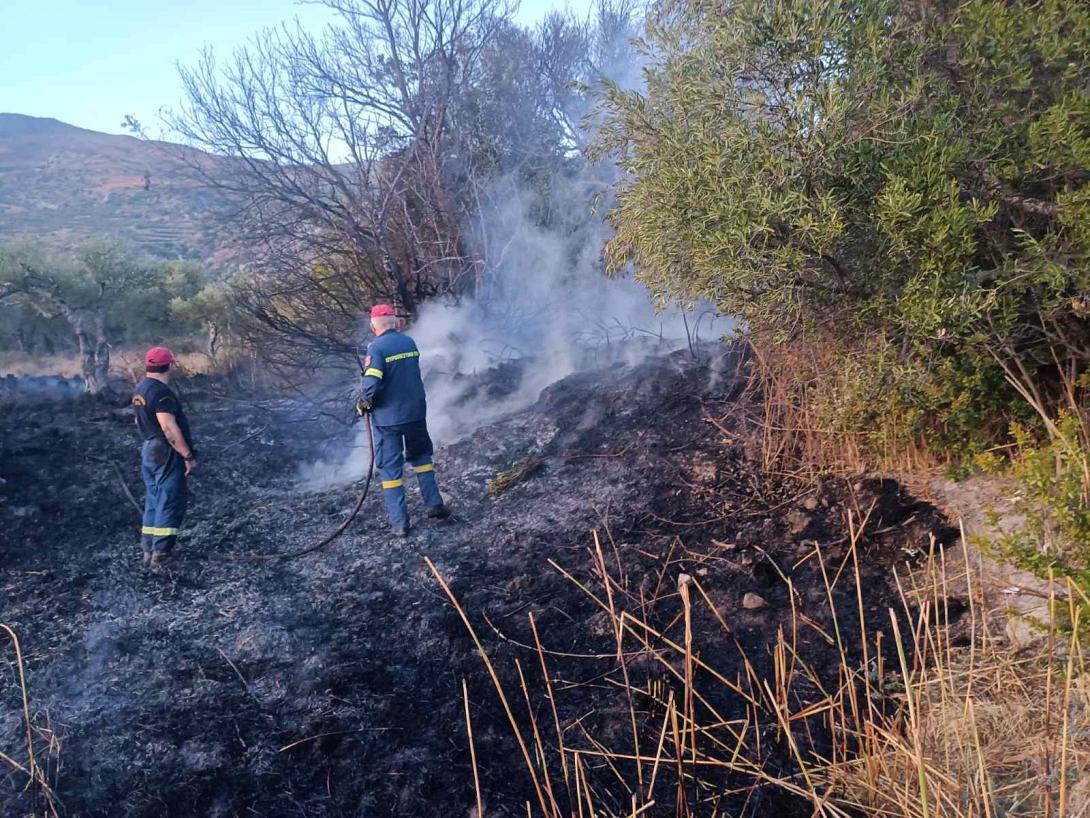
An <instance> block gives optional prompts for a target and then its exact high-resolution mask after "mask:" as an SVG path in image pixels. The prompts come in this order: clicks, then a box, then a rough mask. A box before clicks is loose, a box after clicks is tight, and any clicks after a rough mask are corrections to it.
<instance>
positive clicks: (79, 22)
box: [0, 0, 589, 133]
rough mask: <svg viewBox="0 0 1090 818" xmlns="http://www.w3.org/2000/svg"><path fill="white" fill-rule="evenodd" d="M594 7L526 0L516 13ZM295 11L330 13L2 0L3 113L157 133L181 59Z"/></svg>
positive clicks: (192, 0) (527, 19)
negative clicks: (134, 122) (133, 126)
mask: <svg viewBox="0 0 1090 818" xmlns="http://www.w3.org/2000/svg"><path fill="white" fill-rule="evenodd" d="M588 5H589V0H570V2H565V0H523V2H522V6H521V8H520V10H519V14H518V19H519V21H520V22H523V23H527V24H529V23H533V22H536V21H537V20H539V19H541V17H542V16H544V15H545V14H546V13H547V12H548V11H549V10H550V9H553V8H564V7H570V8H573V9H575V10H577V11H578V12H579V13H581V14H583V13H586V8H587V6H588ZM295 17H298V18H299V19H300V21H301V22H302V23H303V24H304V25H305V26H307V27H314V28H319V27H321V25H322V24H323V23H324V22H325V21H327V20H329V19H330V13H329V12H328V11H327V10H326V9H324V8H321V7H318V6H314V5H309V4H299V3H296V2H294V0H0V112H5V113H17V114H30V115H32V116H48V117H54V118H56V119H60V120H62V121H64V122H69V123H71V124H73V125H79V126H80V127H82V128H90V129H92V130H96V131H105V132H107V133H120V132H121V131H122V129H121V128H120V123H121V120H122V117H123V116H124V115H125V114H127V113H131V114H135V115H136V117H137V119H139V120H140V121H141V122H143V123H144V124H145V125H146V126H148V127H149V130H151V131H152V132H153V133H154V132H155V131H157V130H158V128H157V127H155V125H156V120H157V115H158V111H159V109H160V107H162V106H171V105H174V104H176V103H177V101H178V99H179V97H180V95H181V84H180V83H179V81H178V71H177V68H176V63H178V62H181V63H183V64H187V63H192V62H194V61H195V60H196V58H197V56H198V54H199V52H200V49H201V48H202V47H203V46H204V45H210V46H212V48H213V49H215V50H216V51H218V52H223V53H226V52H228V51H230V50H231V49H232V48H234V47H235V46H238V45H241V44H243V43H244V42H245V41H246V39H247V38H248V37H249V36H250V35H252V34H253V33H254V32H256V31H259V30H260V29H262V28H266V27H268V26H275V25H278V24H279V23H281V22H283V21H288V20H291V19H293V18H295Z"/></svg>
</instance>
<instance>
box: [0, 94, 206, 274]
mask: <svg viewBox="0 0 1090 818" xmlns="http://www.w3.org/2000/svg"><path fill="white" fill-rule="evenodd" d="M221 208H222V204H221V203H220V202H219V201H218V200H217V199H216V196H215V194H213V193H212V192H211V191H208V190H206V189H204V188H202V187H201V185H200V184H199V183H198V181H197V180H196V179H194V178H193V176H192V174H191V173H190V172H189V171H188V170H187V168H186V167H185V166H184V164H183V163H182V162H180V161H179V159H178V147H177V146H173V145H169V144H167V143H162V142H151V141H147V140H141V139H137V138H134V137H131V136H117V135H110V134H104V133H98V132H96V131H88V130H84V129H83V128H77V127H74V126H72V125H67V124H65V123H63V122H59V121H57V120H55V119H42V118H38V117H30V116H23V115H21V114H5V113H0V241H2V240H6V239H11V238H14V237H17V236H21V235H29V236H34V237H37V238H41V239H44V240H45V241H48V242H49V243H51V244H55V245H57V246H58V247H62V248H64V247H73V246H78V245H79V244H80V243H81V242H82V241H84V240H86V239H87V238H89V237H91V236H103V235H107V236H116V237H118V238H121V239H123V240H125V241H126V242H128V243H129V244H130V245H131V246H132V248H133V249H134V250H135V251H136V252H140V253H146V254H148V255H152V256H157V257H161V258H176V257H184V258H203V257H207V256H209V255H211V254H212V253H213V252H214V251H215V250H216V248H217V247H218V245H219V241H218V240H217V236H216V232H215V225H216V214H217V213H218V212H219V211H220V210H221Z"/></svg>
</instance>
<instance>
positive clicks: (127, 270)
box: [0, 240, 229, 394]
mask: <svg viewBox="0 0 1090 818" xmlns="http://www.w3.org/2000/svg"><path fill="white" fill-rule="evenodd" d="M224 292H225V285H222V284H218V283H216V282H214V281H212V280H211V279H210V278H209V276H208V273H207V271H206V270H205V268H203V267H202V266H201V265H200V264H198V263H195V262H156V261H147V260H142V259H138V258H136V257H134V256H132V255H130V254H129V253H128V252H127V251H126V250H125V248H124V247H123V246H122V245H121V244H119V243H118V242H116V241H109V240H99V241H94V242H90V243H88V244H85V245H84V246H83V247H82V248H81V249H80V250H78V251H77V252H74V253H71V254H67V253H61V252H58V251H55V250H51V249H49V248H47V247H45V246H43V245H42V244H36V243H32V242H20V243H12V244H10V245H7V246H0V352H3V351H5V350H8V351H18V352H20V353H24V354H29V355H35V354H37V355H55V354H58V353H70V354H74V355H77V356H78V358H79V361H80V370H81V374H82V376H83V379H84V382H85V383H86V386H87V391H89V392H91V393H93V394H99V393H104V392H108V391H109V389H110V380H109V372H110V364H111V349H112V347H113V345H115V344H120V343H125V342H135V343H138V344H141V345H144V346H150V345H151V344H153V343H162V342H166V341H170V340H172V339H175V338H180V337H188V336H194V335H196V334H198V333H199V334H201V335H202V336H203V337H204V338H205V339H206V341H207V344H206V352H207V354H208V355H209V357H210V358H212V359H213V361H214V359H215V357H216V355H217V353H218V351H219V344H220V341H221V339H222V337H223V335H224V334H225V331H226V328H227V324H228V321H229V316H228V313H229V306H228V304H227V300H226V299H225V298H224V296H223V293H224Z"/></svg>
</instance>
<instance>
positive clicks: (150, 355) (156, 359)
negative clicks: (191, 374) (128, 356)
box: [144, 347, 177, 366]
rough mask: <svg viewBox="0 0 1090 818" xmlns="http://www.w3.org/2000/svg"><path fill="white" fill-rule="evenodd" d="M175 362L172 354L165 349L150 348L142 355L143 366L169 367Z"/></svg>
mask: <svg viewBox="0 0 1090 818" xmlns="http://www.w3.org/2000/svg"><path fill="white" fill-rule="evenodd" d="M176 360H177V359H176V358H175V357H174V353H173V352H171V351H170V350H169V349H167V348H166V347H152V348H151V349H149V350H148V351H147V354H145V355H144V365H145V366H170V365H171V364H173V363H174V362H175V361H176Z"/></svg>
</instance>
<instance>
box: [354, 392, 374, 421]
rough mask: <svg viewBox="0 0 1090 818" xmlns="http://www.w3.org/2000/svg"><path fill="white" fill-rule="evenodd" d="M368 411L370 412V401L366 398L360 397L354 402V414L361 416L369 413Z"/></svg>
mask: <svg viewBox="0 0 1090 818" xmlns="http://www.w3.org/2000/svg"><path fill="white" fill-rule="evenodd" d="M370 412H371V401H369V400H367V398H362V397H361V398H360V399H359V401H358V402H357V403H356V414H357V415H359V416H360V417H361V418H362V417H364V416H365V415H367V414H370Z"/></svg>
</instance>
